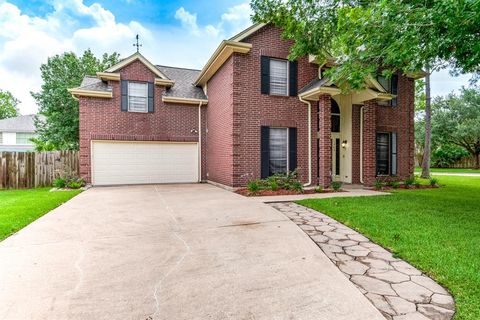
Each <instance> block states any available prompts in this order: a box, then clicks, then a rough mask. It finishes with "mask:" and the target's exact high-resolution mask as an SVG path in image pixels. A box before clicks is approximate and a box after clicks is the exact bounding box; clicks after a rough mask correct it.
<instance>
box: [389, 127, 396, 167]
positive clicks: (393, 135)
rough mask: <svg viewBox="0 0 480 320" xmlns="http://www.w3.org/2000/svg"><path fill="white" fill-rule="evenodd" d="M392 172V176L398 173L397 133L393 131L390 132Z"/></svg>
mask: <svg viewBox="0 0 480 320" xmlns="http://www.w3.org/2000/svg"><path fill="white" fill-rule="evenodd" d="M390 150H391V151H390V153H391V154H390V157H391V160H390V166H391V168H390V174H391V175H392V176H396V175H397V133H396V132H392V133H391V134H390Z"/></svg>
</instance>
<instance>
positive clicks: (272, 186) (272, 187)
mask: <svg viewBox="0 0 480 320" xmlns="http://www.w3.org/2000/svg"><path fill="white" fill-rule="evenodd" d="M268 186H269V188H270V190H272V191H277V190H278V182H277V181H275V180H272V181H269V182H268Z"/></svg>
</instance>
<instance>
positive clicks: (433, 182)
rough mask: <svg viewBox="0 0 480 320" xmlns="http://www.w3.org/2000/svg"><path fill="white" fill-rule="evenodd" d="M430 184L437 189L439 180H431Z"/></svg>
mask: <svg viewBox="0 0 480 320" xmlns="http://www.w3.org/2000/svg"><path fill="white" fill-rule="evenodd" d="M429 183H430V185H431V186H432V187H435V186H437V185H438V179H436V178H430V181H429Z"/></svg>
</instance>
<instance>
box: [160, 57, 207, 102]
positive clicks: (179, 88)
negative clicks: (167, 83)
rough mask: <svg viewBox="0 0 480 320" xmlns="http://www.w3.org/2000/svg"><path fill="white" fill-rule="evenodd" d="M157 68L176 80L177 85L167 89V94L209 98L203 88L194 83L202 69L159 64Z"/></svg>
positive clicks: (180, 96) (181, 96)
mask: <svg viewBox="0 0 480 320" xmlns="http://www.w3.org/2000/svg"><path fill="white" fill-rule="evenodd" d="M157 68H158V69H159V70H160V71H161V72H162V73H163V74H165V75H166V76H167V77H168V78H170V79H172V80H175V85H174V86H173V87H171V88H169V89H167V90H166V92H165V96H169V97H179V98H191V99H207V97H206V96H205V93H204V92H203V90H202V88H199V87H196V86H194V85H193V83H194V82H195V80H196V79H197V77H198V75H199V74H200V70H194V69H186V68H177V67H167V66H159V65H157Z"/></svg>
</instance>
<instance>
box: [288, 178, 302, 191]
mask: <svg viewBox="0 0 480 320" xmlns="http://www.w3.org/2000/svg"><path fill="white" fill-rule="evenodd" d="M290 190H294V191H297V192H303V185H302V183H301V182H300V181H298V180H296V181H293V183H292V184H291V185H290Z"/></svg>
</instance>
